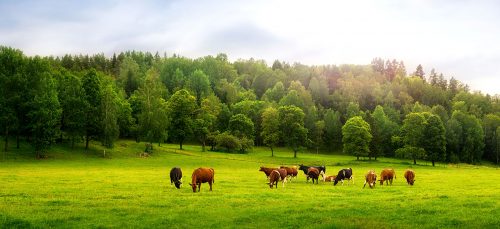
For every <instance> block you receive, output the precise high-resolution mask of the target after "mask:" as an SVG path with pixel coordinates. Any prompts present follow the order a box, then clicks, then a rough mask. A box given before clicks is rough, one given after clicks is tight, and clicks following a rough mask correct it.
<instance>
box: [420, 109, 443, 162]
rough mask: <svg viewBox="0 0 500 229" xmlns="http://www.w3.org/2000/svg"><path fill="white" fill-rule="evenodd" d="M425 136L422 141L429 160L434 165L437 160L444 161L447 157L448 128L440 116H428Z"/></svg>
mask: <svg viewBox="0 0 500 229" xmlns="http://www.w3.org/2000/svg"><path fill="white" fill-rule="evenodd" d="M424 136H425V137H424V139H423V142H422V143H423V148H424V149H425V153H426V158H427V160H430V161H431V162H432V166H434V164H435V162H436V161H444V160H445V159H446V130H445V128H444V125H443V122H442V121H441V119H440V118H439V116H437V115H430V116H429V117H428V118H427V125H426V127H425V131H424Z"/></svg>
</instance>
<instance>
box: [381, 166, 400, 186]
mask: <svg viewBox="0 0 500 229" xmlns="http://www.w3.org/2000/svg"><path fill="white" fill-rule="evenodd" d="M392 179H396V172H394V169H384V170H382V172H381V173H380V180H378V181H380V185H384V181H385V184H386V185H389V181H390V182H391V185H392Z"/></svg>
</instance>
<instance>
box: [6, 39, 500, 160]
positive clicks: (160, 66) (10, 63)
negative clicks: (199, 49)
mask: <svg viewBox="0 0 500 229" xmlns="http://www.w3.org/2000/svg"><path fill="white" fill-rule="evenodd" d="M419 68H420V70H419V71H417V73H416V74H414V76H412V77H407V75H406V69H405V66H404V63H403V62H402V61H396V60H383V59H381V58H376V59H374V60H373V61H372V64H371V65H353V64H344V65H339V66H336V65H319V66H307V65H303V64H300V63H294V64H288V63H286V62H280V61H275V63H274V64H273V66H271V67H270V66H268V65H267V64H266V62H265V61H263V60H255V59H250V60H241V59H240V60H238V61H235V62H229V61H228V57H227V55H226V54H218V55H217V56H215V57H214V56H206V57H201V58H197V59H190V58H186V57H181V56H178V55H173V56H167V55H163V56H160V54H159V53H156V54H154V55H153V54H152V53H149V52H137V51H127V52H122V53H117V54H114V55H113V56H112V57H109V58H108V57H106V56H104V55H103V54H96V55H91V56H89V55H83V54H80V55H63V56H61V57H26V56H24V55H23V53H22V52H21V51H20V50H16V49H12V48H8V47H3V46H2V47H0V82H2V84H0V95H1V96H0V113H1V115H0V134H1V135H2V137H3V139H4V141H3V142H4V145H3V146H4V151H7V150H8V149H9V139H15V142H16V143H17V147H16V148H18V147H19V146H20V144H21V143H22V142H23V141H31V138H32V136H33V133H32V128H31V126H30V118H29V117H28V114H30V113H33V112H35V111H34V109H33V107H32V106H31V105H32V104H31V103H32V102H33V99H34V97H35V95H40V92H38V90H40V89H39V87H38V86H37V85H39V83H40V79H41V75H42V74H48V75H50V76H51V77H52V78H53V79H54V81H55V82H54V83H55V85H56V88H57V91H56V96H57V97H58V100H59V102H60V106H61V110H62V113H61V118H60V120H59V121H58V123H57V125H55V126H53V128H54V130H52V131H53V132H54V133H56V134H57V135H58V136H57V137H58V138H57V139H56V141H57V142H58V143H59V142H61V143H65V142H68V140H69V141H71V143H72V145H73V144H74V143H78V142H79V141H80V140H81V139H82V136H85V141H86V144H85V145H86V148H88V144H89V142H90V141H91V140H101V141H103V142H104V144H105V145H107V146H111V143H112V142H113V141H114V140H115V139H116V136H117V135H116V134H117V133H118V132H119V134H120V136H121V137H124V138H129V137H134V138H135V139H136V141H140V140H145V141H148V142H152V141H157V142H158V143H160V142H163V141H165V140H171V141H178V142H179V143H180V144H181V145H182V142H183V141H190V140H198V141H199V142H200V143H201V144H202V145H203V146H204V145H205V144H206V143H208V144H209V145H211V146H215V145H214V144H213V142H215V141H214V140H213V139H214V136H216V135H217V134H218V133H221V132H225V131H229V133H231V129H238V127H235V126H234V125H233V126H232V127H231V128H230V119H231V117H233V115H238V114H242V115H245V116H246V117H248V118H249V119H250V120H251V122H252V123H253V133H252V134H251V135H249V134H245V135H243V134H241V133H240V132H241V131H240V130H238V133H233V134H237V135H239V136H237V137H238V138H239V140H240V143H241V144H243V143H242V142H243V140H245V142H247V143H249V144H247V145H252V144H253V142H255V144H256V145H264V144H268V143H269V141H268V140H265V139H264V138H265V136H269V134H268V133H265V130H264V124H263V120H262V119H263V115H262V114H263V112H264V110H265V108H267V107H271V106H272V107H279V106H296V107H299V108H300V109H301V110H302V113H303V114H304V118H303V121H302V124H301V125H302V127H303V128H305V129H301V128H299V127H298V128H296V129H297V130H300V131H297V133H299V132H300V133H304V132H307V136H306V138H305V139H306V140H304V141H303V142H302V143H300V144H290V143H289V142H288V143H287V142H286V141H288V139H285V138H281V137H280V138H281V139H282V142H279V143H276V144H278V145H279V144H280V143H284V144H285V145H288V146H290V147H292V149H294V155H296V152H297V150H298V149H299V148H301V147H303V146H304V145H308V146H312V144H309V143H311V141H310V140H308V139H307V138H311V139H312V140H313V142H314V146H315V147H316V149H319V148H326V149H329V150H331V149H334V148H340V147H341V143H342V142H341V136H342V135H341V127H342V123H343V122H344V121H345V120H347V119H349V118H351V117H354V116H361V117H363V118H364V119H365V120H366V121H368V122H369V123H370V125H371V128H372V131H373V133H372V134H373V141H372V145H371V146H370V147H371V152H370V154H369V155H368V156H369V157H372V156H375V157H376V156H378V155H386V156H393V152H394V149H395V148H397V147H401V148H402V147H404V146H405V145H407V146H412V147H419V148H423V149H425V150H426V154H427V155H426V156H427V158H428V159H430V160H433V159H432V158H437V159H435V160H438V161H439V160H442V153H437V155H441V156H436V157H434V156H432V155H434V153H433V152H434V151H436V152H441V150H436V149H433V150H432V151H433V152H430V151H431V149H426V148H425V147H424V146H426V145H432V144H427V143H424V140H435V141H434V143H436V142H440V143H439V144H438V143H436V145H434V146H436V147H437V145H439V146H441V145H442V144H441V143H442V138H441V140H438V139H439V138H437V137H436V138H422V137H420V138H418V137H417V136H416V134H415V133H416V132H419V131H420V132H421V131H423V132H424V133H425V132H426V131H430V132H432V133H433V136H434V135H436V136H438V135H440V134H438V133H441V132H442V130H441V129H440V128H439V127H436V128H437V129H435V130H434V131H431V130H430V129H429V128H430V127H431V126H432V125H430V122H429V118H430V117H432V116H431V115H430V114H429V113H423V118H424V120H425V122H423V124H422V125H421V126H424V127H423V130H418V129H417V130H413V132H415V133H413V134H411V132H412V131H410V129H409V128H407V129H405V130H403V131H402V132H401V133H399V132H400V130H399V125H401V124H402V123H401V117H402V116H406V115H408V114H410V113H412V112H413V113H422V112H431V113H432V114H434V115H437V116H439V118H440V119H441V121H442V122H443V123H444V124H446V125H445V126H446V128H445V129H446V130H447V131H446V151H447V153H446V155H447V158H446V159H447V160H448V161H452V159H453V161H455V159H456V160H460V161H466V162H473V163H480V162H481V160H482V159H488V160H492V161H495V159H496V158H497V157H496V152H497V150H496V148H495V147H496V140H495V139H496V136H497V135H496V131H495V130H496V129H495V127H496V124H494V123H495V122H494V121H492V120H493V119H492V118H491V116H490V115H498V112H500V105H498V104H499V102H498V101H499V100H498V96H490V95H483V94H481V93H479V92H470V91H469V88H468V86H467V85H464V84H462V83H461V82H459V81H458V80H456V79H454V78H451V79H450V80H449V83H448V82H447V81H446V80H445V76H444V75H443V74H439V73H438V72H437V71H436V70H433V71H431V73H430V74H429V80H428V81H426V80H425V79H424V73H423V70H422V69H423V68H421V67H419ZM148 78H155V80H153V81H154V83H152V82H153V81H151V79H148ZM146 81H149V82H146ZM160 82H161V83H160ZM145 85H147V86H145ZM146 88H147V89H146ZM104 90H106V91H104ZM146 90H152V91H157V92H154V93H152V92H146ZM181 90H187V91H189V92H190V93H191V94H192V95H194V98H195V103H194V105H188V107H191V108H189V109H187V110H188V111H187V113H185V114H184V115H178V117H182V118H180V121H179V120H177V119H175V118H172V121H173V122H178V123H177V124H178V126H176V127H172V126H170V125H169V123H170V118H171V117H170V116H171V115H172V114H174V113H176V111H172V110H171V109H170V108H171V107H170V106H173V105H172V103H169V102H167V101H168V100H170V98H171V96H170V94H169V93H172V94H173V93H176V92H177V91H181ZM148 93H149V95H148ZM104 96H106V97H104ZM207 99H208V100H207ZM104 102H106V104H102V103H104ZM175 103H177V102H175ZM203 103H206V104H203ZM145 104H147V105H145ZM377 106H382V107H383V109H381V108H379V107H377ZM181 107H182V106H181ZM431 107H432V109H431ZM181 110H182V109H181ZM454 111H459V112H461V114H459V115H456V117H455V118H454V119H452V118H451V117H450V114H452V113H453V112H454ZM183 112H184V111H183ZM278 113H279V112H278ZM462 114H463V115H462ZM278 116H279V115H278ZM451 116H452V115H451ZM115 120H116V121H115ZM233 121H234V120H233ZM318 121H320V122H318ZM321 121H324V131H319V130H320V129H321V126H322V124H321V123H322V122H321ZM481 121H483V122H484V123H483V124H482V123H481ZM282 122H283V120H282V119H280V118H279V119H278V123H277V124H275V125H278V126H279V129H280V130H281V129H282V128H281V126H284V124H283V123H282ZM436 125H437V126H439V124H436ZM299 126H300V125H299ZM47 128H49V127H47ZM167 129H168V131H167ZM245 131H246V130H245ZM174 132H175V133H174ZM167 133H168V134H167ZM263 133H264V134H263ZM321 133H323V135H322V136H321V137H319V136H320V135H321ZM428 134H429V133H426V134H423V135H428ZM168 135H170V136H168ZM414 135H415V136H414ZM421 135H422V134H421ZM105 136H106V137H105ZM282 136H284V135H282ZM168 137H170V138H169V139H167V138H168ZM192 137H194V138H192ZM272 138H273V139H274V140H275V139H276V138H275V136H274V137H272ZM300 138H301V137H298V138H297V139H300ZM393 139H394V140H396V141H392V140H393ZM410 139H413V140H410ZM482 139H483V140H482ZM274 140H272V142H274ZM293 141H295V140H292V142H293ZM266 142H267V143H266ZM410 142H411V143H410ZM481 142H483V143H481ZM273 145H275V143H273ZM291 145H295V146H297V145H300V146H299V147H295V146H291ZM203 148H204V147H203ZM242 148H244V147H242ZM437 148H439V149H441V148H442V147H437ZM273 154H274V152H273Z"/></svg>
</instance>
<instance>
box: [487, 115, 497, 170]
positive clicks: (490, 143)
mask: <svg viewBox="0 0 500 229" xmlns="http://www.w3.org/2000/svg"><path fill="white" fill-rule="evenodd" d="M483 126H484V143H485V145H484V152H485V155H484V156H485V157H486V158H488V159H489V160H491V161H495V162H496V163H497V164H498V159H499V157H498V155H499V154H500V141H499V139H500V137H499V136H500V132H498V130H499V128H500V115H496V114H487V115H485V116H484V120H483Z"/></svg>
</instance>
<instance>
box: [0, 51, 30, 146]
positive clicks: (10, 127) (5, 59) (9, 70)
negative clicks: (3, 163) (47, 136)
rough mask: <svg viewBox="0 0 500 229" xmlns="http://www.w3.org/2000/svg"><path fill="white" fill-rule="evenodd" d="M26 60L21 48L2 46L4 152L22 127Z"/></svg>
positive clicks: (0, 121)
mask: <svg viewBox="0 0 500 229" xmlns="http://www.w3.org/2000/svg"><path fill="white" fill-rule="evenodd" d="M26 62H27V59H26V57H25V56H24V54H23V53H22V52H21V51H20V50H17V49H13V48H9V47H4V46H0V82H1V83H0V126H1V127H2V130H1V134H2V135H3V136H4V141H5V143H4V152H5V151H7V150H8V148H9V147H8V145H9V137H10V136H11V133H12V132H14V131H17V132H19V131H18V129H20V128H21V127H20V126H19V122H20V118H22V117H21V112H19V111H20V109H19V108H20V107H22V105H21V103H22V101H23V98H22V95H23V94H27V91H26V90H24V89H25V86H26V85H27V84H26V82H25V80H26V79H25V75H24V68H25V65H26ZM22 113H24V112H22Z"/></svg>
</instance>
